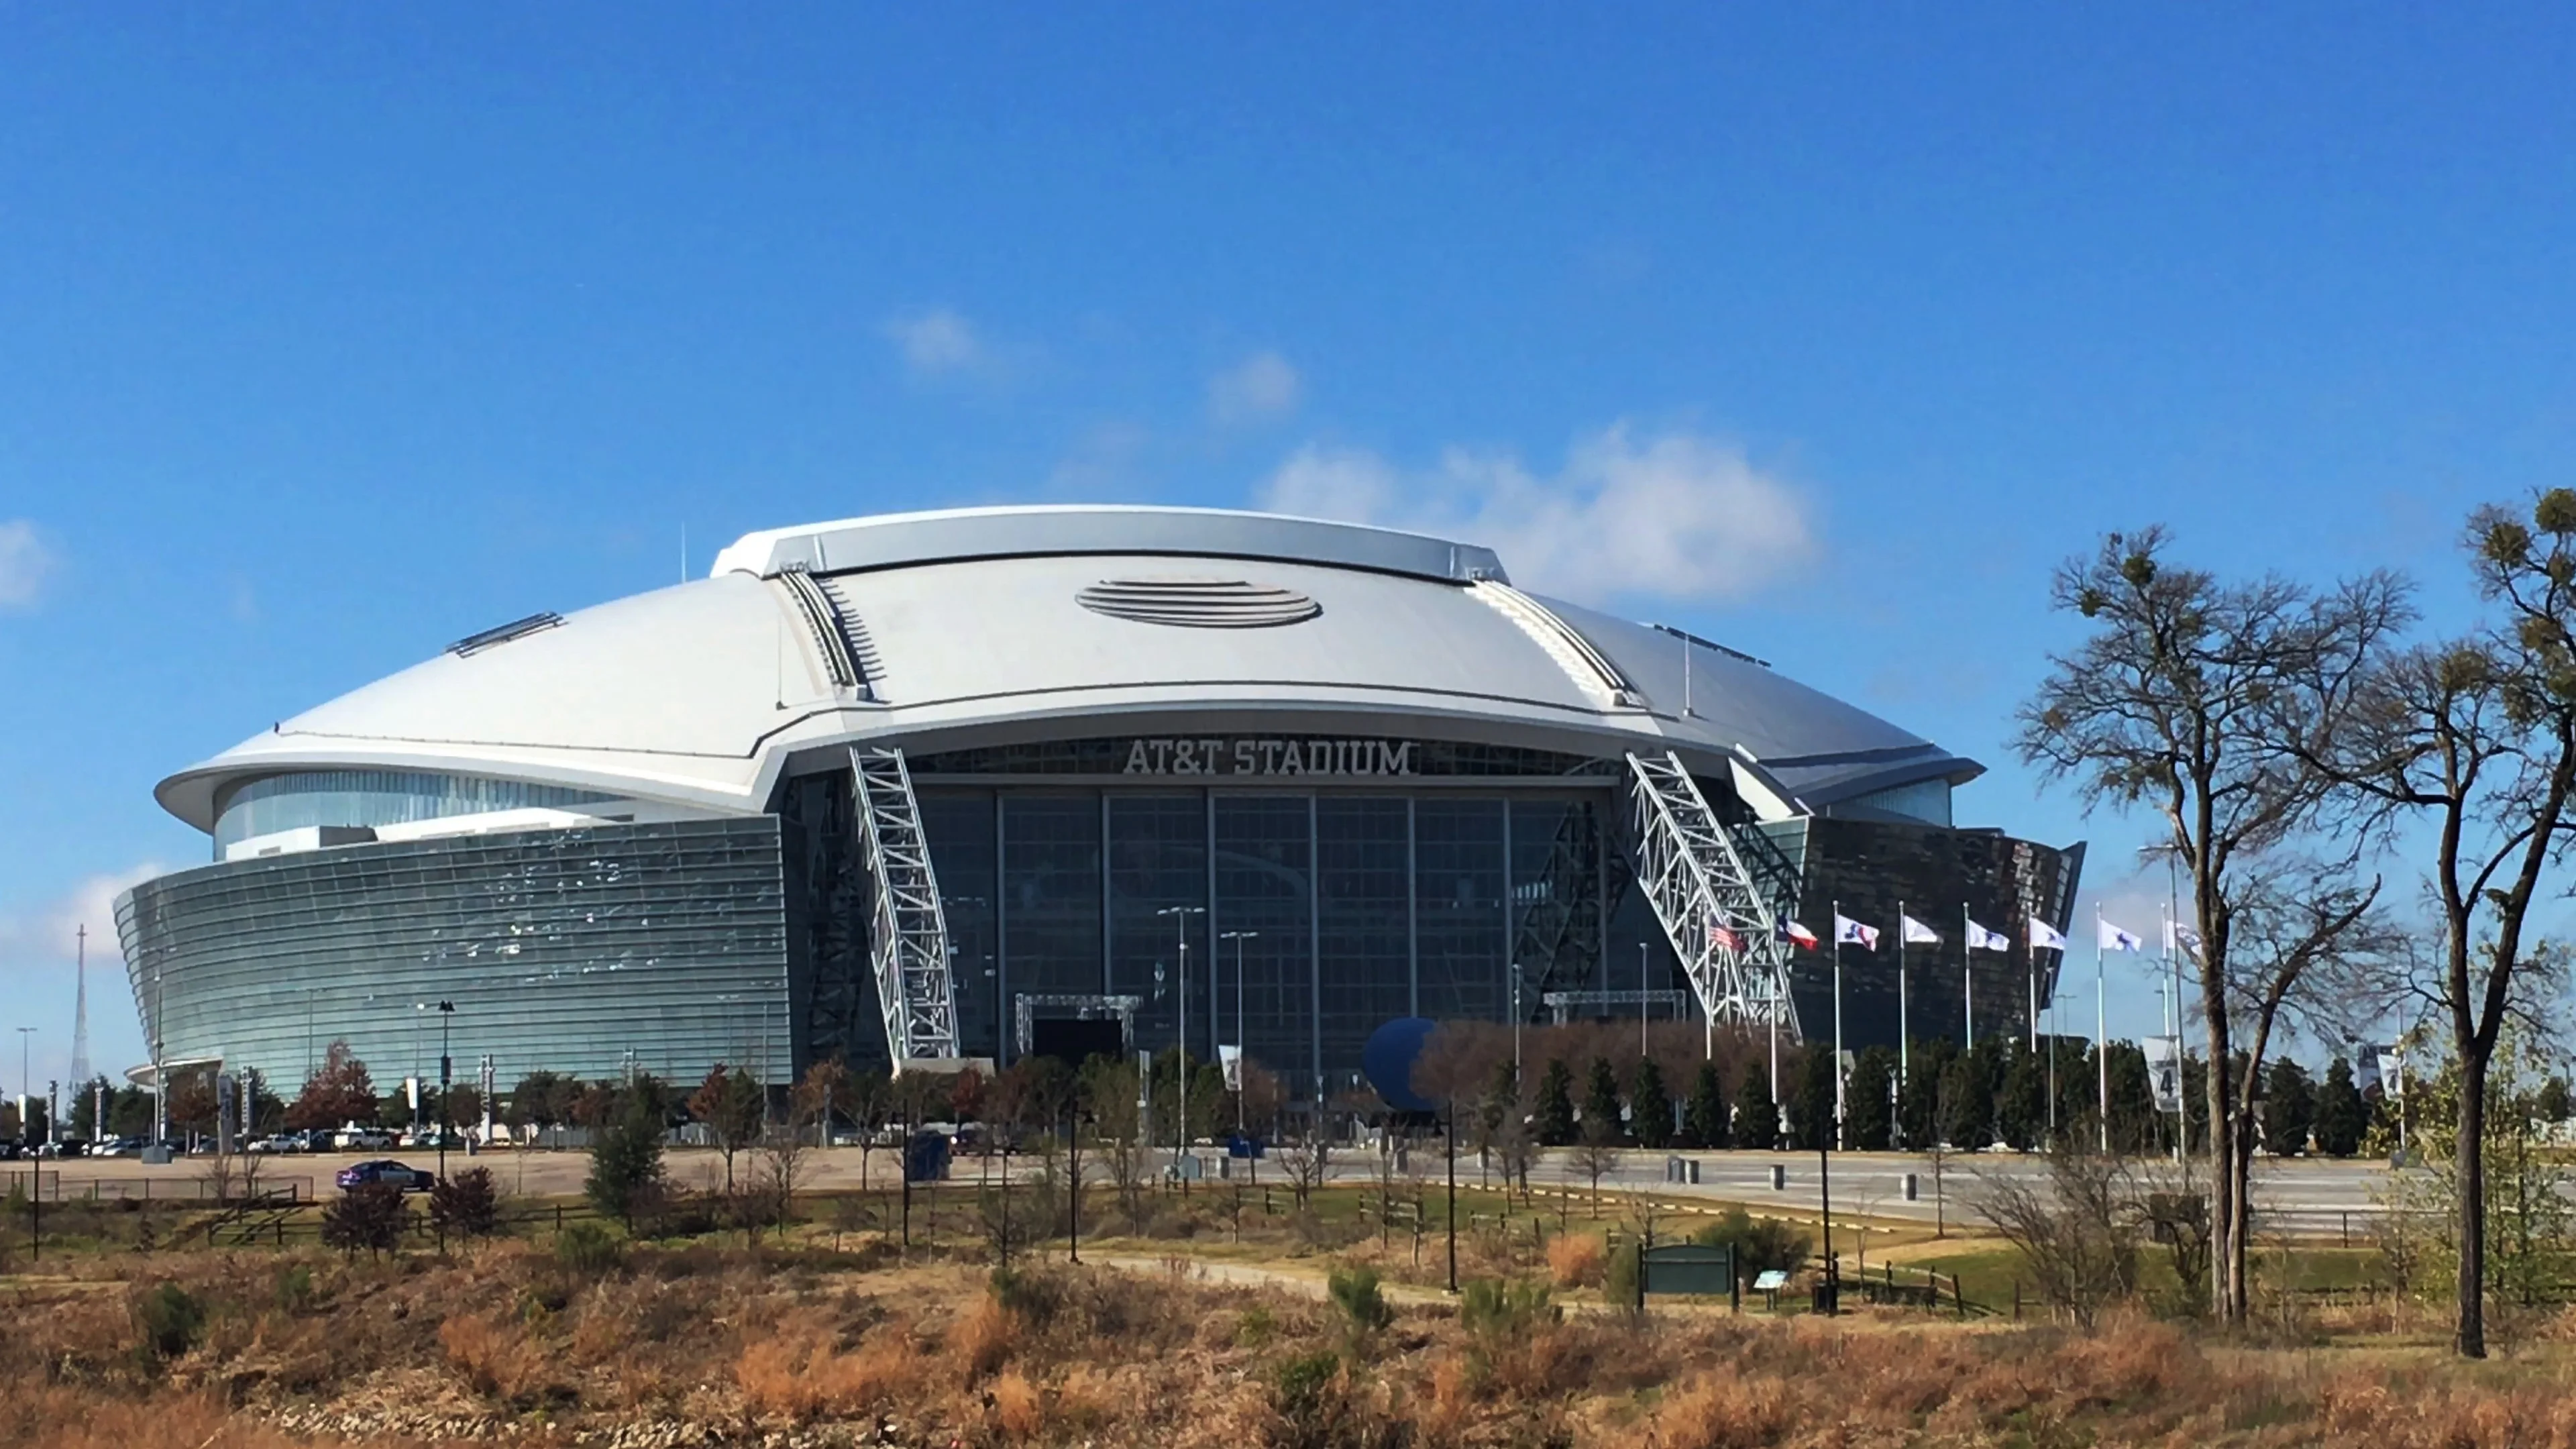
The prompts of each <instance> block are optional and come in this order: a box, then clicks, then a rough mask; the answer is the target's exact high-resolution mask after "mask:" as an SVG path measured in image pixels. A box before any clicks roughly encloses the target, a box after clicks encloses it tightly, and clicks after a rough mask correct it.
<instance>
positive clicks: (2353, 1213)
mask: <svg viewBox="0 0 2576 1449" xmlns="http://www.w3.org/2000/svg"><path fill="white" fill-rule="evenodd" d="M1668 1155H1669V1156H1672V1157H1678V1158H1680V1159H1682V1160H1683V1161H1685V1162H1696V1163H1698V1164H1699V1172H1700V1180H1699V1181H1698V1182H1697V1183H1696V1184H1691V1183H1670V1182H1667V1181H1666V1180H1665V1162H1666V1159H1667V1156H1668ZM386 1156H390V1157H393V1158H395V1159H397V1160H399V1161H404V1162H409V1163H412V1164H414V1165H415V1166H420V1167H429V1166H431V1165H433V1164H434V1163H435V1161H436V1155H435V1154H430V1153H418V1152H402V1151H396V1152H391V1153H347V1154H337V1155H320V1156H309V1157H308V1156H294V1157H281V1158H272V1159H268V1160H266V1161H264V1162H263V1163H262V1164H261V1169H260V1180H261V1181H262V1183H263V1184H265V1185H269V1186H282V1185H286V1184H289V1183H292V1184H295V1185H296V1186H297V1187H298V1188H299V1189H300V1190H301V1191H303V1192H305V1193H307V1194H309V1195H312V1196H316V1197H320V1196H327V1195H329V1194H330V1192H331V1191H332V1188H331V1178H332V1174H333V1173H335V1172H336V1171H338V1170H339V1169H340V1168H341V1167H343V1166H346V1165H348V1164H349V1163H351V1162H356V1161H360V1160H363V1159H365V1158H369V1157H386ZM1202 1156H1203V1157H1204V1158H1205V1159H1206V1161H1207V1163H1208V1166H1209V1168H1210V1169H1211V1172H1213V1169H1214V1168H1215V1167H1216V1165H1217V1163H1218V1162H1219V1160H1220V1154H1218V1153H1214V1152H1208V1151H1205V1150H1204V1149H1203V1150H1202ZM666 1161H667V1164H668V1167H669V1170H670V1172H671V1174H672V1175H673V1177H675V1178H676V1179H678V1180H679V1181H681V1182H684V1183H688V1184H691V1185H693V1186H701V1187H712V1186H716V1185H719V1184H721V1183H722V1182H723V1180H724V1164H723V1159H722V1158H721V1157H720V1156H719V1155H718V1154H716V1153H715V1152H714V1151H712V1150H708V1149H703V1148H683V1149H674V1150H673V1151H672V1152H671V1153H670V1154H669V1155H668V1157H667V1159H666ZM469 1163H471V1164H472V1165H475V1166H483V1167H489V1168H491V1169H492V1171H493V1175H494V1176H495V1177H497V1178H498V1179H499V1180H500V1185H501V1188H502V1190H503V1191H505V1192H510V1193H515V1194H527V1195H534V1196H538V1197H550V1196H569V1195H572V1194H576V1193H579V1192H580V1191H581V1185H582V1178H583V1176H584V1175H585V1174H586V1173H587V1172H588V1170H589V1166H590V1159H589V1157H588V1155H587V1154H584V1153H580V1152H544V1151H534V1152H507V1151H501V1152H491V1153H485V1154H482V1155H481V1156H479V1157H475V1158H471V1159H469V1158H467V1157H466V1156H465V1155H464V1154H462V1153H449V1154H448V1167H449V1168H450V1170H455V1169H458V1168H460V1167H462V1166H465V1165H467V1164H469ZM1407 1165H1408V1167H1409V1169H1410V1171H1411V1173H1412V1174H1413V1175H1416V1176H1421V1177H1424V1178H1429V1179H1433V1180H1438V1179H1440V1178H1441V1176H1442V1173H1443V1164H1442V1160H1441V1158H1440V1155H1439V1153H1438V1152H1437V1151H1436V1150H1434V1151H1416V1152H1414V1153H1413V1154H1412V1155H1411V1158H1410V1160H1409V1162H1408V1164H1407ZM29 1166H30V1164H27V1163H5V1164H0V1192H5V1191H6V1190H7V1183H8V1182H9V1181H11V1180H16V1181H18V1182H22V1183H23V1182H24V1181H25V1180H26V1174H27V1171H28V1168H29ZM208 1166H209V1163H208V1160H207V1159H205V1158H201V1157H200V1158H186V1159H182V1160H181V1161H179V1162H176V1163H172V1164H170V1165H169V1166H166V1167H145V1166H144V1165H142V1164H141V1163H139V1162H136V1161H134V1160H133V1159H130V1158H107V1159H99V1160H91V1159H83V1158H74V1159H71V1160H68V1161H64V1162H60V1163H47V1164H45V1165H44V1172H45V1190H46V1191H45V1195H46V1197H47V1198H48V1199H51V1198H53V1197H54V1196H55V1195H56V1193H57V1192H60V1193H61V1194H63V1195H67V1196H87V1195H89V1194H90V1193H91V1192H92V1191H93V1190H95V1191H96V1192H97V1193H98V1194H99V1195H100V1196H103V1197H140V1196H145V1195H147V1194H148V1195H150V1196H153V1197H179V1198H189V1197H197V1196H202V1195H205V1194H206V1193H207V1192H208V1191H209V1187H208V1183H207V1178H208ZM863 1166H864V1171H865V1174H866V1184H867V1185H868V1186H871V1187H887V1186H891V1185H892V1184H893V1181H894V1171H895V1161H894V1154H893V1153H892V1152H890V1151H886V1150H883V1149H877V1150H874V1151H871V1152H869V1153H867V1154H865V1160H864V1164H863V1162H862V1154H861V1153H860V1151H859V1150H858V1149H857V1148H834V1149H831V1150H829V1151H816V1152H810V1153H808V1154H806V1156H805V1159H804V1162H803V1165H802V1167H801V1170H800V1172H799V1175H798V1177H799V1182H800V1184H801V1185H802V1186H803V1187H804V1188H806V1189H808V1190H818V1191H833V1190H846V1189H850V1188H855V1187H858V1186H860V1185H861V1173H862V1169H863ZM1235 1166H1238V1167H1239V1166H1241V1164H1235ZM749 1167H750V1163H749V1155H748V1154H746V1155H745V1156H744V1158H742V1159H738V1160H737V1161H736V1164H735V1168H736V1171H737V1172H742V1171H747V1170H749ZM1775 1167H1776V1168H1777V1169H1778V1170H1779V1172H1780V1174H1781V1186H1780V1187H1778V1188H1777V1189H1775V1188H1773V1186H1772V1185H1771V1184H1772V1172H1773V1169H1774V1168H1775ZM985 1170H986V1168H985V1165H984V1164H983V1163H982V1162H981V1161H980V1160H979V1159H976V1158H971V1157H967V1158H960V1159H958V1160H957V1162H956V1163H955V1164H954V1168H953V1172H952V1181H957V1182H972V1181H975V1180H976V1179H977V1178H978V1176H979V1175H980V1174H981V1173H982V1172H984V1171H985ZM1023 1170H1025V1169H1023ZM2046 1171H2047V1166H2046V1164H2045V1163H2044V1162H2043V1161H2041V1160H2039V1159H2035V1158H2029V1157H2022V1156H2019V1155H2016V1154H2011V1153H1979V1154H1969V1155H1960V1154H1951V1155H1950V1156H1948V1157H1947V1158H1945V1159H1944V1161H1943V1163H1942V1168H1941V1171H1940V1173H1939V1175H1938V1188H1937V1191H1936V1186H1935V1174H1934V1171H1933V1163H1932V1160H1931V1159H1930V1158H1928V1157H1923V1156H1917V1155H1914V1154H1909V1153H1861V1152H1852V1153H1837V1154H1835V1156H1834V1158H1833V1161H1832V1164H1831V1172H1832V1192H1833V1200H1834V1205H1835V1209H1836V1212H1837V1214H1838V1215H1839V1214H1841V1213H1846V1212H1848V1213H1853V1214H1860V1215H1868V1216H1874V1217H1890V1218H1902V1219H1914V1220H1920V1221H1924V1222H1930V1221H1932V1220H1933V1218H1934V1216H1935V1215H1936V1213H1937V1214H1939V1215H1942V1216H1945V1217H1948V1218H1950V1219H1951V1220H1954V1221H1957V1220H1965V1219H1970V1218H1973V1216H1974V1204H1975V1202H1976V1201H1977V1199H1978V1197H1979V1195H1980V1194H1981V1193H1982V1192H1983V1191H1984V1190H1985V1188H1986V1185H1987V1184H1988V1183H1990V1182H1993V1181H1997V1180H2003V1179H2017V1180H2021V1181H2035V1180H2036V1179H2038V1178H2039V1177H2040V1176H2042V1175H2043V1174H2044V1173H2045V1172H2046ZM2141 1171H2143V1172H2146V1173H2148V1174H2149V1175H2150V1176H2152V1177H2154V1178H2155V1179H2157V1183H2158V1185H2159V1186H2162V1185H2164V1184H2165V1181H2166V1180H2167V1179H2168V1178H2169V1175H2170V1173H2171V1166H2170V1164H2169V1163H2168V1164H2162V1165H2157V1164H2147V1165H2142V1167H2141ZM1375 1172H1376V1159H1375V1154H1374V1153H1373V1152H1370V1151H1368V1150H1366V1149H1357V1148H1354V1149H1347V1150H1344V1151H1342V1152H1339V1153H1337V1154H1335V1158H1334V1161H1333V1164H1332V1173H1331V1177H1332V1180H1334V1181H1336V1182H1364V1181H1369V1180H1371V1179H1372V1177H1373V1175H1374V1173H1375ZM1907 1173H1912V1174H1914V1175H1915V1179H1916V1188H1917V1195H1916V1196H1915V1197H1914V1198H1913V1199H1911V1200H1909V1199H1907V1198H1906V1196H1905V1193H1904V1178H1905V1175H1906V1174H1907ZM1260 1176H1261V1178H1262V1179H1263V1180H1264V1181H1270V1182H1284V1181H1285V1180H1286V1172H1285V1168H1284V1165H1283V1164H1281V1163H1278V1162H1275V1161H1274V1162H1271V1163H1266V1164H1264V1165H1263V1167H1262V1169H1261V1172H1260ZM1531 1178H1532V1180H1533V1181H1534V1182H1536V1183H1538V1184H1539V1185H1541V1186H1547V1187H1561V1188H1577V1189H1581V1190H1584V1191H1586V1192H1588V1191H1589V1190H1590V1187H1591V1179H1590V1177H1589V1176H1588V1175H1587V1174H1586V1173H1585V1172H1584V1171H1583V1170H1582V1168H1581V1165H1580V1163H1579V1162H1578V1154H1576V1153H1573V1152H1568V1151H1555V1152H1547V1153H1542V1154H1541V1155H1540V1159H1539V1162H1538V1164H1537V1166H1536V1167H1535V1168H1534V1169H1533V1171H1532V1173H1531ZM1817 1178H1818V1164H1817V1160H1816V1158H1815V1157H1814V1156H1812V1155H1810V1154H1803V1153H1788V1152H1783V1153H1770V1152H1682V1153H1674V1154H1665V1153H1660V1152H1649V1151H1645V1150H1642V1149H1640V1150H1634V1151H1626V1152H1622V1153H1620V1154H1619V1156H1618V1159H1617V1162H1616V1165H1615V1166H1614V1167H1612V1168H1611V1170H1610V1171H1608V1172H1607V1173H1605V1174H1604V1175H1603V1176H1602V1179H1601V1186H1602V1189H1603V1191H1604V1192H1616V1193H1626V1192H1632V1191H1637V1190H1651V1191H1653V1192H1656V1193H1658V1194H1664V1195H1670V1196H1675V1197H1699V1198H1706V1199H1709V1200H1711V1201H1714V1202H1740V1203H1746V1204H1749V1205H1753V1206H1762V1205H1777V1206H1779V1207H1782V1208H1786V1209H1792V1210H1796V1211H1801V1212H1810V1213H1811V1212H1814V1211H1815V1210H1816V1205H1817V1190H1816V1189H1817ZM1458 1179H1459V1182H1460V1183H1461V1184H1462V1185H1464V1184H1468V1183H1474V1182H1477V1181H1479V1174H1478V1172H1477V1170H1476V1166H1475V1163H1474V1162H1473V1160H1472V1159H1467V1158H1462V1159H1461V1160H1460V1162H1459V1164H1458ZM2388 1180H2389V1169H2388V1167H2387V1165H2386V1164H2385V1163H2380V1162H2332V1161H2315V1160H2310V1159H2305V1158H2294V1159H2287V1160H2272V1159H2266V1160H2264V1161H2262V1162H2260V1163H2258V1164H2257V1165H2256V1168H2255V1174H2254V1203H2255V1209H2256V1212H2257V1213H2258V1215H2260V1217H2261V1218H2262V1219H2263V1220H2265V1221H2268V1222H2269V1223H2270V1224H2271V1225H2272V1226H2273V1227H2275V1228H2276V1229H2279V1230H2284V1231H2289V1230H2295V1231H2300V1232H2305V1233H2319V1232H2326V1233H2339V1232H2341V1231H2343V1230H2345V1228H2346V1225H2350V1231H2352V1232H2353V1233H2354V1234H2355V1235H2359V1234H2362V1233H2365V1232H2367V1231H2368V1226H2369V1224H2370V1223H2371V1222H2372V1221H2373V1220H2374V1219H2375V1217H2376V1215H2377V1214H2378V1213H2379V1212H2380V1211H2381V1205H2380V1201H2379V1199H2380V1198H2381V1197H2382V1196H2383V1195H2384V1194H2385V1192H2386V1190H2387V1184H2388Z"/></svg>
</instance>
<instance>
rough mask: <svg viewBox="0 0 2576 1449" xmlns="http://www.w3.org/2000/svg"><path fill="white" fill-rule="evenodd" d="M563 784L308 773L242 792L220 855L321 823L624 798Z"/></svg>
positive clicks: (219, 823) (392, 773)
mask: <svg viewBox="0 0 2576 1449" xmlns="http://www.w3.org/2000/svg"><path fill="white" fill-rule="evenodd" d="M619 798H621V797H619V796H615V795H600V794H595V793H593V792H591V791H588V790H567V789H564V788H563V787H561V786H557V785H531V784H528V783H526V782H524V781H520V780H487V779H480V778H477V777H474V776H469V775H434V774H420V773H414V772H410V771H403V770H306V771H300V772H297V773H294V774H286V775H270V776H267V777H266V778H264V779H258V780H252V781H250V782H248V783H247V784H243V785H238V786H235V787H234V788H233V789H231V790H230V791H228V792H226V793H225V795H224V797H223V799H222V801H221V802H220V803H219V804H218V805H217V807H216V811H215V854H216V855H217V856H218V857H221V856H222V854H223V852H224V849H225V847H227V846H231V845H236V844H239V843H240V842H242V841H244V840H248V839H250V838H251V837H252V836H255V835H269V834H273V833H275V832H277V831H280V830H298V829H304V828H307V827H310V826H316V825H368V826H374V825H408V824H411V823H413V822H415V821H421V820H445V819H448V818H450V817H452V816H458V815H488V814H490V813H492V812H493V811H496V810H529V809H558V810H561V809H572V808H574V807H577V806H582V805H597V804H602V803H605V802H607V801H610V800H615V799H619Z"/></svg>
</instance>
